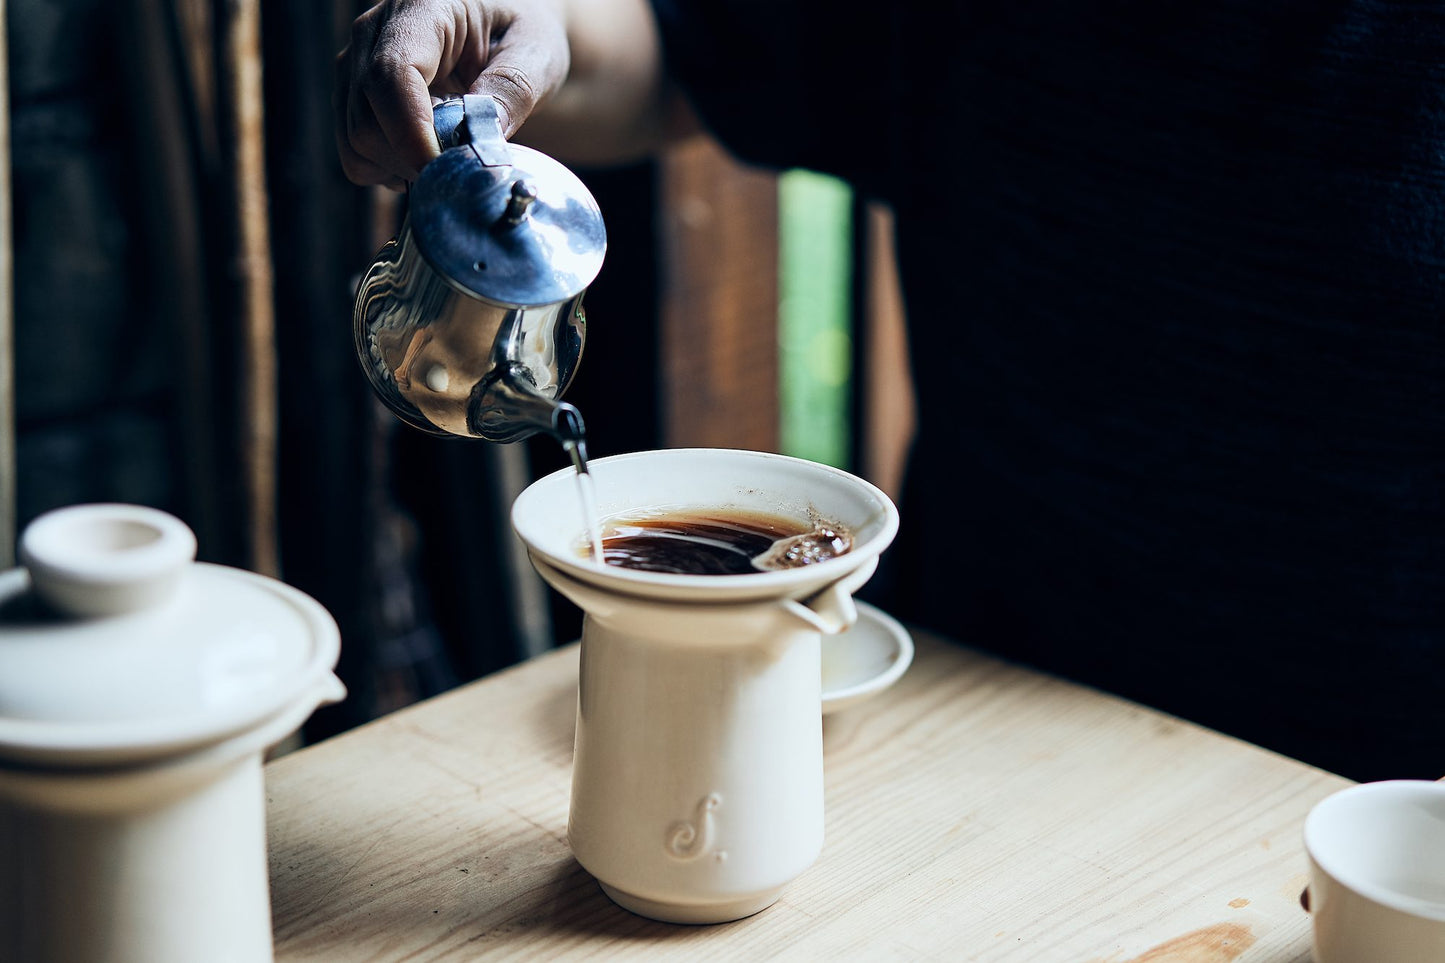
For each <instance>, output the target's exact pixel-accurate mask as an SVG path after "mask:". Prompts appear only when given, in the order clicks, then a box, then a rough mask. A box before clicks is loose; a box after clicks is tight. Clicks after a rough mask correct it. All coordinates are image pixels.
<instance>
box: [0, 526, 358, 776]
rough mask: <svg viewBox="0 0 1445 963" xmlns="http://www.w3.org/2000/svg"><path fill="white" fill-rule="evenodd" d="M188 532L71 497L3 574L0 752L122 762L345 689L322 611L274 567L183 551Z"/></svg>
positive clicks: (335, 640) (55, 760)
mask: <svg viewBox="0 0 1445 963" xmlns="http://www.w3.org/2000/svg"><path fill="white" fill-rule="evenodd" d="M195 551H196V540H195V535H194V534H192V532H191V530H190V529H189V528H188V527H187V526H186V525H185V524H184V523H183V522H181V521H180V520H179V519H177V518H175V517H174V516H172V515H169V514H167V513H165V512H161V511H158V510H156V509H153V508H145V507H142V506H138V505H115V504H94V505H74V506H70V507H68V508H61V509H57V510H55V511H52V512H49V513H47V514H45V515H42V516H40V517H39V518H37V519H35V520H34V521H33V522H31V523H30V524H29V525H28V526H27V527H26V529H25V531H24V532H23V533H22V536H21V542H20V556H21V560H22V562H23V563H24V566H25V567H23V568H16V569H11V570H10V571H7V572H0V760H19V761H22V762H27V763H41V764H48V765H67V766H68V765H99V764H117V763H134V762H139V761H143V760H147V759H155V758H159V757H161V756H164V755H168V754H170V753H174V752H179V751H182V750H185V749H189V748H194V747H199V746H202V745H207V744H210V743H212V742H216V741H219V740H221V739H224V738H227V737H229V736H231V735H235V734H239V733H241V732H244V731H247V730H249V729H250V728H252V727H254V726H256V725H259V724H261V723H262V722H264V721H266V720H268V719H270V718H272V717H274V716H275V715H277V714H278V713H280V712H282V711H284V710H287V709H289V708H291V707H292V706H293V705H295V704H298V703H300V702H302V701H304V700H312V703H311V704H312V705H313V706H314V705H315V700H316V697H317V693H318V692H320V693H323V695H322V696H321V701H336V700H337V699H340V698H341V696H342V695H343V694H344V693H343V690H342V688H341V684H340V682H339V681H337V680H336V679H335V678H334V676H332V675H331V670H332V668H333V667H334V666H335V665H336V661H337V657H338V655H339V651H340V636H339V633H338V630H337V626H336V623H335V621H334V620H333V619H332V618H331V616H330V614H328V613H327V611H326V610H325V609H324V608H323V607H322V606H321V605H320V604H319V603H318V602H316V601H315V600H313V599H311V598H310V597H309V596H307V595H305V594H303V593H302V592H299V591H297V590H296V589H294V588H291V587H290V586H288V585H285V584H283V583H281V582H279V581H277V580H275V579H270V578H266V577H264V576H261V575H256V574H254V573H251V572H246V571H242V570H240V569H235V568H228V567H226V566H221V565H210V564H205V563H200V562H195V561H193V559H194V556H195Z"/></svg>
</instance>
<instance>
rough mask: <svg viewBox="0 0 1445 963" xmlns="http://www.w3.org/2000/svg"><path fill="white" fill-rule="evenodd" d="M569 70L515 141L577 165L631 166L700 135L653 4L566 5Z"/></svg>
mask: <svg viewBox="0 0 1445 963" xmlns="http://www.w3.org/2000/svg"><path fill="white" fill-rule="evenodd" d="M562 2H563V3H565V5H566V18H567V39H568V43H569V44H570V46H571V55H572V57H571V69H570V70H569V72H568V75H567V80H566V82H565V83H564V84H563V85H562V86H561V88H560V89H558V90H557V91H555V92H554V93H553V94H551V95H550V96H549V97H547V98H545V99H544V100H543V101H542V102H541V104H540V105H539V107H538V109H537V110H536V112H535V113H533V114H532V116H531V118H530V119H528V120H527V122H526V123H525V124H524V125H523V127H522V128H521V130H520V131H518V134H517V138H516V139H517V140H519V141H520V142H522V143H526V144H530V145H532V146H535V147H537V148H538V149H539V150H542V151H545V152H547V153H549V154H552V155H554V156H556V157H557V158H559V159H561V160H563V161H565V162H567V163H572V164H582V165H605V164H612V163H620V162H625V161H629V160H634V159H637V158H640V157H642V156H645V155H646V154H648V153H650V152H652V151H655V150H657V149H658V148H660V147H661V146H663V145H665V144H666V143H668V142H670V141H672V140H676V139H678V138H679V137H682V136H685V135H687V134H689V133H691V132H692V131H693V130H695V125H694V122H693V120H692V116H691V113H690V112H689V111H688V109H687V107H686V104H685V102H684V101H683V98H682V97H681V95H680V94H679V93H678V92H677V91H676V89H675V88H674V87H673V86H672V84H671V83H670V82H669V81H668V79H667V77H666V75H665V70H664V64H663V57H662V48H661V43H660V39H659V36H658V30H657V24H656V20H655V18H654V16H653V12H652V7H651V4H650V3H649V0H562Z"/></svg>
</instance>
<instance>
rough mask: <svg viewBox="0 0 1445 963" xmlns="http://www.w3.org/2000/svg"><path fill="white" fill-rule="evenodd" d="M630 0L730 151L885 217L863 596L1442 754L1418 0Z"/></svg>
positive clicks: (1440, 231)
mask: <svg viewBox="0 0 1445 963" xmlns="http://www.w3.org/2000/svg"><path fill="white" fill-rule="evenodd" d="M656 5H657V9H658V12H659V16H660V19H661V22H662V25H663V31H664V37H665V41H666V43H667V50H668V57H669V63H670V66H671V69H672V70H673V72H674V73H675V74H676V75H677V76H678V77H679V79H680V80H681V81H682V83H683V84H684V86H685V88H686V89H687V90H688V91H689V93H690V95H691V96H692V98H693V99H694V101H695V103H696V104H697V106H698V108H699V110H700V113H701V114H702V116H703V117H704V119H705V120H706V122H707V123H708V124H709V125H710V126H711V127H712V129H713V130H714V131H715V132H716V133H717V134H718V136H719V137H720V138H721V139H722V140H723V142H724V143H725V144H727V145H728V146H729V147H730V148H731V149H732V150H733V151H735V152H736V153H737V154H738V155H739V156H741V157H742V158H744V159H746V160H750V161H753V162H757V163H761V164H766V165H773V166H803V167H811V168H814V169H817V170H822V171H825V172H829V173H833V174H837V175H839V176H842V177H845V178H847V179H848V180H850V181H851V182H853V183H854V184H855V185H856V186H857V187H858V188H859V189H860V190H862V191H864V192H865V193H867V194H869V195H871V196H874V197H877V198H879V199H881V200H884V201H886V202H888V203H889V204H891V205H892V206H893V208H894V209H895V212H896V214H897V218H898V248H899V256H900V264H901V270H902V274H903V280H904V291H905V297H906V302H907V310H908V318H909V327H910V339H911V346H912V353H913V365H914V373H915V380H916V382H917V387H918V392H919V401H920V412H921V426H920V435H919V439H918V443H917V444H916V445H915V450H914V455H913V458H912V461H911V463H910V466H909V474H908V480H907V490H906V492H905V496H904V498H903V501H902V504H901V506H900V508H901V511H902V517H903V530H902V532H901V533H900V539H899V542H898V544H897V545H896V546H895V547H893V548H892V549H890V550H889V552H888V553H886V555H885V561H886V564H887V567H888V569H889V570H888V571H887V572H886V574H885V576H884V578H883V580H882V581H881V582H880V585H886V586H887V587H888V588H889V594H888V596H887V598H886V600H885V604H886V605H888V606H889V607H890V608H891V609H892V610H893V611H894V612H895V614H897V615H899V616H900V617H902V618H904V619H911V620H914V621H916V622H919V623H921V624H926V625H929V626H932V627H934V628H937V629H940V630H942V631H944V632H946V633H948V634H949V635H951V636H953V637H955V638H957V639H958V640H960V641H962V642H965V643H968V644H970V645H975V646H978V647H980V648H984V649H989V650H992V651H995V652H997V653H999V654H1001V655H1004V656H1006V657H1009V658H1012V659H1016V660H1019V661H1022V662H1026V663H1030V664H1033V665H1035V666H1037V667H1039V668H1042V669H1045V670H1048V671H1051V672H1056V673H1059V674H1061V675H1065V676H1068V677H1070V678H1073V679H1076V680H1079V681H1082V682H1085V683H1088V684H1092V685H1096V686H1098V687H1100V688H1103V689H1106V690H1109V691H1111V692H1115V693H1118V694H1120V695H1123V696H1126V697H1129V698H1132V699H1136V700H1139V701H1141V702H1144V703H1147V704H1149V705H1152V706H1155V707H1158V708H1161V709H1164V710H1166V711H1169V712H1173V713H1176V714H1179V715H1182V716H1184V717H1186V718H1189V719H1193V720H1195V721H1197V722H1200V723H1203V724H1205V725H1209V726H1212V727H1214V728H1217V729H1220V730H1222V731H1225V732H1229V733H1232V734H1235V735H1238V736H1241V737H1243V738H1245V739H1248V740H1251V741H1253V742H1256V743H1259V744H1261V745H1264V746H1267V747H1270V748H1273V749H1277V750H1279V751H1281V752H1284V753H1287V754H1289V755H1292V756H1295V757H1297V758H1300V759H1303V760H1305V761H1307V762H1310V763H1313V764H1316V765H1319V766H1322V767H1324V768H1327V769H1331V770H1334V771H1336V772H1340V773H1343V774H1345V775H1348V776H1351V777H1354V778H1359V779H1373V778H1383V777H1398V776H1424V777H1431V778H1434V777H1439V776H1441V775H1445V698H1442V697H1441V695H1440V693H1439V688H1440V686H1441V684H1442V680H1445V615H1442V612H1445V504H1442V501H1445V499H1442V491H1445V66H1442V65H1445V10H1442V9H1441V8H1440V7H1438V6H1435V5H1427V4H1403V3H1383V2H1356V3H1320V2H1318V0H1312V2H1299V3H1258V2H1254V3H1245V2H1233V0H1230V2H1221V3H1208V4H1194V5H1175V4H1168V5H1163V4H1145V3H1137V4H1130V3H1112V4H1070V3H1028V2H1022V3H1009V4H986V5H978V6H976V7H975V6H965V5H962V4H956V3H954V4H940V3H935V2H932V0H893V2H890V3H887V4H882V5H876V6H874V5H868V6H866V7H865V6H863V5H857V4H851V3H846V2H843V3H839V2H833V0H798V2H783V0H746V2H733V3H723V2H719V0H700V2H687V0H656Z"/></svg>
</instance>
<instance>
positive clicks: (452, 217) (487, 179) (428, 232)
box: [407, 94, 607, 307]
mask: <svg viewBox="0 0 1445 963" xmlns="http://www.w3.org/2000/svg"><path fill="white" fill-rule="evenodd" d="M434 111H435V125H436V128H437V135H438V139H439V141H440V142H441V144H442V145H443V146H444V147H445V148H446V149H444V150H443V151H442V153H441V156H439V157H437V158H435V159H434V160H432V161H431V162H430V163H429V164H427V165H426V166H425V167H423V168H422V170H421V174H420V175H419V176H418V177H417V179H416V183H414V184H413V185H412V187H411V191H410V194H409V199H408V205H409V211H408V214H407V217H408V220H409V223H410V226H411V233H412V235H413V236H414V237H415V238H416V243H417V247H418V249H420V251H421V253H422V256H423V257H425V258H426V260H427V262H428V263H429V264H431V266H432V268H433V269H435V270H436V271H437V273H438V274H440V275H441V276H442V277H444V278H446V279H447V280H448V281H449V282H450V283H451V284H452V285H453V286H455V287H457V288H459V289H461V290H462V291H464V292H466V293H468V294H470V295H472V296H475V297H479V298H482V299H484V300H487V301H490V302H492V303H494V304H500V305H502V306H504V307H539V306H541V305H545V304H556V303H558V302H560V301H566V300H568V299H570V298H574V297H576V296H577V295H579V294H581V293H582V292H583V291H585V290H586V289H587V286H588V285H589V284H591V283H592V281H593V280H594V279H595V278H596V277H597V272H598V271H600V270H601V269H602V260H603V257H604V255H605V254H606V251H607V231H606V228H605V227H604V226H603V223H602V212H601V211H600V210H599V208H598V206H597V201H596V199H595V198H593V196H592V193H591V192H590V191H589V190H587V186H586V185H585V184H583V183H582V180H581V178H579V177H578V176H577V175H576V174H574V173H573V172H572V171H571V170H569V169H568V168H567V167H566V166H565V165H563V164H561V163H560V162H558V161H557V160H555V159H553V158H551V157H549V156H547V155H546V154H543V153H542V152H541V151H537V150H533V149H531V148H530V147H523V146H521V145H519V144H509V143H507V142H506V141H505V140H504V139H503V138H502V128H501V123H500V121H499V119H498V117H497V109H496V101H495V100H493V99H492V98H491V97H488V96H485V95H477V94H469V95H467V96H466V97H463V98H454V99H452V100H446V101H443V102H442V103H440V104H438V105H437V106H436V107H435V108H434Z"/></svg>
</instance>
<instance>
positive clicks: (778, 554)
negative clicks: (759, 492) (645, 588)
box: [580, 509, 853, 575]
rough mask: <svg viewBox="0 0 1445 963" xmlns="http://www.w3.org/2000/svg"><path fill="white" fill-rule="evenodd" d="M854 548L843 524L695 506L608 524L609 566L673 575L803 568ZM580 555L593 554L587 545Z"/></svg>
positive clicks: (605, 552) (605, 553) (604, 554)
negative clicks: (684, 509)
mask: <svg viewBox="0 0 1445 963" xmlns="http://www.w3.org/2000/svg"><path fill="white" fill-rule="evenodd" d="M852 547H853V536H852V534H851V533H850V532H849V531H848V530H847V529H846V528H845V527H844V526H842V525H840V524H838V523H836V522H831V521H827V520H825V519H822V518H820V517H817V516H815V517H814V518H813V519H812V520H811V521H809V522H800V521H798V520H796V519H791V518H784V517H782V516H778V515H770V514H766V513H763V512H750V511H741V510H715V511H714V510H707V509H691V510H686V511H679V512H668V513H659V514H655V515H645V516H639V517H635V518H625V519H613V520H610V521H609V522H608V523H607V524H606V525H605V526H604V528H603V532H602V559H603V561H604V562H605V563H606V564H608V565H617V566H620V567H622V568H631V569H637V570H639V571H644V572H660V573H665V574H669V575H755V574H757V573H758V572H766V571H778V570H783V569H791V568H801V567H803V566H805V565H813V564H816V563H818V562H823V561H827V560H828V559H830V558H836V557H837V556H839V555H843V554H844V553H846V552H847V551H848V550H849V549H851V548H852ZM580 553H581V554H582V555H584V556H585V557H588V558H591V557H592V555H591V551H590V550H589V549H587V548H586V547H585V546H584V547H582V548H581V549H580Z"/></svg>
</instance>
